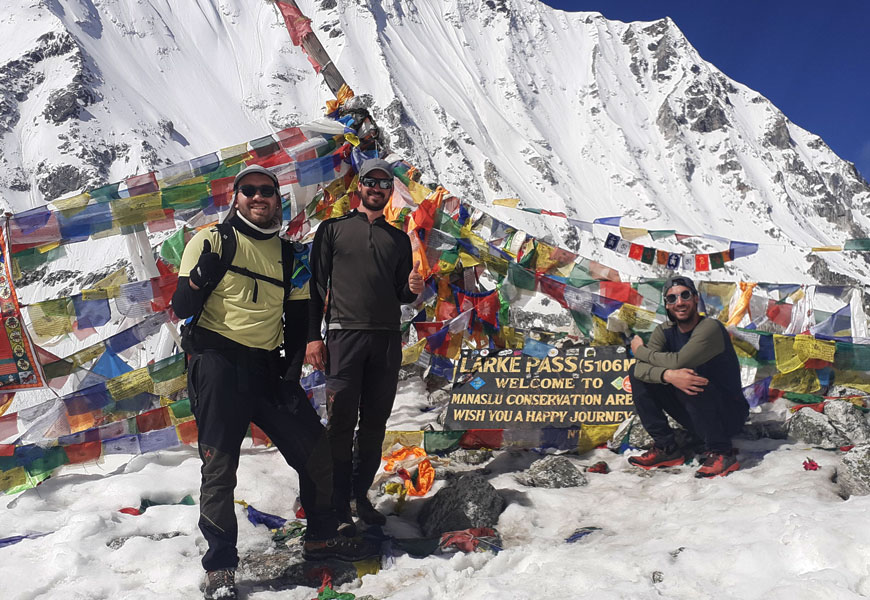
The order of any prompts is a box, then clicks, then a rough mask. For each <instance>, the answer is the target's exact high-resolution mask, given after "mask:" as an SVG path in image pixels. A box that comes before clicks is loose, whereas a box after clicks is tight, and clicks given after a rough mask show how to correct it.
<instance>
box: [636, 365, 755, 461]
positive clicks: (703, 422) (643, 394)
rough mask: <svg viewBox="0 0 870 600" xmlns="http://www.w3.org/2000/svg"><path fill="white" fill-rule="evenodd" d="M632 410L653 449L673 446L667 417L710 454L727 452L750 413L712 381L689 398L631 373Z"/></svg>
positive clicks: (667, 385) (672, 436) (666, 385)
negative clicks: (651, 442)
mask: <svg viewBox="0 0 870 600" xmlns="http://www.w3.org/2000/svg"><path fill="white" fill-rule="evenodd" d="M630 379H631V395H632V399H633V401H634V410H635V412H636V413H637V415H638V416H639V417H640V422H641V423H642V424H643V427H644V429H646V430H647V432H648V433H649V434H650V436H652V439H653V440H654V441H655V443H656V446H658V447H660V448H667V447H670V446H674V445H675V444H676V441H675V439H674V431H673V430H672V429H671V427H670V425H668V417H667V416H668V415H670V416H671V417H673V419H674V420H675V421H676V422H677V423H679V424H680V425H682V426H683V428H684V429H686V431H688V432H689V433H691V434H693V435H695V436H696V437H697V438H699V439H701V440H703V442H704V444H705V446H706V449H707V450H709V451H712V452H730V451H731V438H732V437H734V436H735V435H736V434H738V433H740V431H741V430H742V429H743V423H744V421H746V416H747V415H748V414H749V405H748V404H747V403H746V400H745V399H744V398H743V397H742V396H740V397H739V398H731V397H729V396H727V395H726V394H725V393H724V392H723V390H722V389H721V388H719V387H717V386H716V385H714V384H713V383H712V382H711V383H708V384H707V385H706V386H705V387H704V390H703V391H702V392H700V393H699V394H698V395H696V396H690V395H689V394H686V393H684V392H681V391H680V390H679V389H677V388H676V387H674V386H672V385H670V384H666V383H646V382H644V381H641V380H640V379H638V378H637V377H635V376H634V367H632V369H631V371H630Z"/></svg>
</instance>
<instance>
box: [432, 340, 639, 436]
mask: <svg viewBox="0 0 870 600" xmlns="http://www.w3.org/2000/svg"><path fill="white" fill-rule="evenodd" d="M633 364H634V359H633V358H630V357H629V356H628V355H627V353H626V351H625V348H623V347H621V346H595V347H587V348H568V349H564V350H560V351H558V352H557V351H554V350H551V351H550V355H548V356H545V357H541V358H537V357H533V356H527V355H525V354H523V353H522V351H521V350H463V351H462V358H461V359H460V361H459V364H458V365H457V366H456V372H455V374H454V382H455V383H454V385H453V395H452V396H451V398H450V406H448V408H447V418H446V420H445V423H444V424H445V427H446V428H447V429H536V428H541V427H580V426H581V425H584V424H589V425H615V424H618V423H621V422H622V421H624V420H625V419H627V418H628V417H630V416H631V414H632V412H633V407H632V402H631V384H630V383H629V379H628V369H629V367H631V365H633Z"/></svg>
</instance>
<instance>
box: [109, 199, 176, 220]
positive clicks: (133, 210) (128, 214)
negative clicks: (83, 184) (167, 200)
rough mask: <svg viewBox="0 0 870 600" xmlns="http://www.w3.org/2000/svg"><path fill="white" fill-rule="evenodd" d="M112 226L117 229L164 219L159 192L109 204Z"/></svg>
mask: <svg viewBox="0 0 870 600" xmlns="http://www.w3.org/2000/svg"><path fill="white" fill-rule="evenodd" d="M111 206H112V224H113V225H115V226H117V227H129V226H131V225H140V224H142V223H148V222H150V221H159V220H161V219H165V218H166V214H165V213H164V212H163V200H162V198H161V195H160V192H154V193H151V194H140V195H138V196H132V197H130V198H119V199H118V200H115V201H114V202H112V204H111Z"/></svg>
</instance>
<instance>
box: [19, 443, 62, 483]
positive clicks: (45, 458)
mask: <svg viewBox="0 0 870 600" xmlns="http://www.w3.org/2000/svg"><path fill="white" fill-rule="evenodd" d="M68 462H69V458H68V457H67V455H66V452H65V451H64V449H63V447H62V446H52V447H51V448H46V449H45V454H43V455H42V456H40V457H39V458H37V459H35V460H33V461H32V462H31V463H30V464H27V465H24V468H25V469H27V472H28V473H29V474H30V475H32V476H33V477H39V476H40V475H50V474H51V473H52V471H54V470H55V469H56V468H58V467H61V466H63V465H65V464H67V463H68Z"/></svg>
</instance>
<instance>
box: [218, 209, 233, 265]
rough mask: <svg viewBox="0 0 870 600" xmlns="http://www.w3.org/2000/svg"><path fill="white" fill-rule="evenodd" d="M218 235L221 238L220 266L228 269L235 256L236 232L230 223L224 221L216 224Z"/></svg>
mask: <svg viewBox="0 0 870 600" xmlns="http://www.w3.org/2000/svg"><path fill="white" fill-rule="evenodd" d="M217 230H218V233H219V234H220V236H221V264H222V265H223V266H224V267H225V268H226V269H229V268H230V266H232V264H233V258H235V256H236V245H237V244H238V242H237V241H236V232H235V230H234V229H233V226H232V225H231V224H230V223H227V222H226V221H224V222H223V223H218V226H217Z"/></svg>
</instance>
